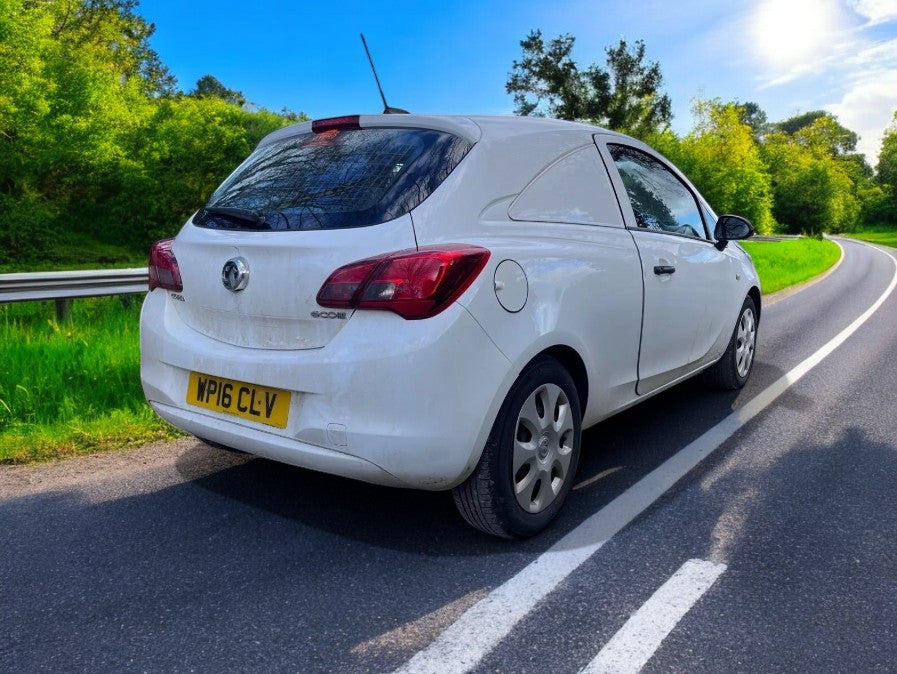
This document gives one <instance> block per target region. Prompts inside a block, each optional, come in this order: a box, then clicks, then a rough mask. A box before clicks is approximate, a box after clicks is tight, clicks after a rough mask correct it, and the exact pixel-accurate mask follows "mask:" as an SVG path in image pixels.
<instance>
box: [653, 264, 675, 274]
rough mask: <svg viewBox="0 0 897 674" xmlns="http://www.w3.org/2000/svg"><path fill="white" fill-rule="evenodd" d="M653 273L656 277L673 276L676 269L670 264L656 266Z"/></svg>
mask: <svg viewBox="0 0 897 674" xmlns="http://www.w3.org/2000/svg"><path fill="white" fill-rule="evenodd" d="M654 273H655V274H657V275H658V276H661V275H663V274H675V273H676V268H675V267H674V266H673V265H671V264H658V265H655V267H654Z"/></svg>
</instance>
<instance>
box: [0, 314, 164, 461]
mask: <svg viewBox="0 0 897 674" xmlns="http://www.w3.org/2000/svg"><path fill="white" fill-rule="evenodd" d="M139 311H140V305H139V302H137V301H134V299H133V298H130V299H129V298H125V299H124V301H123V300H122V299H121V298H100V299H90V300H77V301H76V302H75V303H74V306H73V311H72V319H73V320H72V323H71V324H70V325H69V324H63V325H60V324H58V323H57V322H56V320H55V318H54V308H53V303H52V302H28V303H22V304H7V305H0V463H23V462H27V461H40V460H46V459H53V458H59V457H64V456H72V455H75V454H84V453H89V452H93V451H96V450H100V449H112V448H121V447H132V446H135V445H140V444H143V443H146V442H150V441H153V440H159V439H165V438H174V437H178V436H179V435H180V433H179V432H178V431H176V430H175V429H174V428H173V427H171V426H169V425H168V424H166V423H165V422H163V421H162V420H161V419H159V418H158V417H157V416H156V415H155V414H154V413H153V412H152V411H151V410H150V409H149V408H148V407H147V404H146V402H145V400H144V398H143V391H142V389H141V386H140V369H139V358H140V356H139V339H138V316H139Z"/></svg>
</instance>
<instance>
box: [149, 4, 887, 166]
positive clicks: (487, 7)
mask: <svg viewBox="0 0 897 674" xmlns="http://www.w3.org/2000/svg"><path fill="white" fill-rule="evenodd" d="M139 11H140V13H141V14H142V15H143V16H144V17H146V19H147V20H149V21H151V22H153V23H155V25H156V34H155V35H154V37H153V39H152V44H153V46H154V48H155V49H156V50H157V51H158V52H159V54H160V55H161V57H162V60H163V61H164V62H165V64H166V65H168V67H169V68H170V69H171V71H172V73H173V74H174V75H175V76H176V77H177V78H178V82H179V84H180V86H181V87H182V88H184V89H190V88H191V87H192V86H193V84H194V83H195V82H196V80H197V79H199V78H200V77H201V76H203V75H205V74H207V73H208V74H212V75H214V76H215V77H217V78H218V79H219V80H221V81H222V82H223V83H224V84H225V85H226V86H228V87H230V88H232V89H239V90H240V91H242V92H243V93H244V94H245V95H246V97H247V98H248V99H249V100H250V101H252V102H254V103H256V104H258V105H261V106H264V107H267V108H270V109H272V110H280V109H281V108H282V107H284V106H286V107H287V108H290V109H292V110H295V111H297V112H298V111H302V112H305V113H307V114H308V115H310V116H311V117H312V118H318V117H327V116H333V115H342V114H351V113H365V112H380V111H381V109H382V105H381V103H380V98H379V94H378V93H377V89H376V86H375V84H374V80H373V77H372V75H371V73H370V69H369V66H368V63H367V60H366V58H365V55H364V50H363V48H362V46H361V41H360V39H359V37H358V34H359V33H360V32H364V34H365V37H366V38H367V41H368V45H369V46H370V48H371V51H372V53H373V57H374V62H375V64H376V66H377V71H378V73H379V75H380V80H381V82H382V83H383V87H384V89H385V91H386V97H387V101H388V102H389V104H390V105H393V106H396V107H402V108H405V109H407V110H410V111H412V112H421V113H445V114H464V113H470V114H511V113H512V112H513V108H514V105H513V100H512V99H511V97H510V96H508V95H507V94H506V93H505V89H504V87H505V82H506V80H507V76H508V73H509V71H510V70H511V65H512V62H513V61H514V59H516V58H519V57H520V54H521V50H520V44H519V43H520V40H521V39H522V38H523V37H525V36H526V34H527V33H528V32H529V31H530V30H532V29H534V28H539V29H541V30H542V33H543V35H544V36H545V37H546V38H552V37H555V36H557V35H559V34H561V33H571V34H572V35H574V36H575V37H576V46H575V47H574V52H573V57H574V59H575V60H576V61H577V62H578V63H579V64H580V65H581V66H586V65H588V64H590V63H593V62H599V63H601V64H602V65H603V64H604V49H605V48H606V47H607V46H610V45H613V44H616V42H617V40H618V39H619V38H621V37H625V38H626V39H627V40H630V41H634V40H636V39H643V40H644V41H645V43H646V45H647V55H648V58H649V59H650V60H654V61H658V62H660V65H661V70H662V72H663V76H664V90H665V91H666V92H667V93H668V94H669V95H670V97H671V98H672V101H673V113H674V120H673V128H674V130H676V131H677V132H679V133H685V132H687V131H688V130H689V129H690V128H691V126H692V119H691V114H690V106H691V102H692V100H693V99H695V98H696V97H699V98H720V99H722V100H725V101H729V100H736V99H737V100H740V101H755V102H757V103H759V104H760V106H761V107H762V108H763V109H764V110H765V111H766V113H767V115H768V116H769V118H770V120H773V121H775V120H780V119H784V118H786V117H790V116H792V115H794V114H797V113H800V112H806V111H808V110H815V109H826V110H829V111H831V112H833V113H835V114H836V115H838V118H839V120H840V121H841V122H842V124H844V125H845V126H847V127H848V128H850V129H853V130H854V131H856V132H858V133H859V134H860V136H861V140H860V147H859V149H860V150H861V151H863V152H866V154H867V157H868V158H869V160H870V162H871V163H872V164H873V165H875V163H876V160H877V155H878V148H879V145H880V140H881V134H882V132H883V130H884V129H885V127H886V126H888V124H889V123H890V122H891V120H892V118H893V114H894V112H895V110H897V0H742V1H738V2H732V1H730V0H672V1H671V0H666V1H660V0H645V1H639V0H569V1H566V0H557V1H556V2H551V1H550V0H540V1H538V2H535V1H532V0H515V1H514V2H510V1H506V0H496V1H494V2H490V1H489V0H479V1H473V0H459V1H456V2H451V1H448V2H441V3H437V2H428V1H426V0H417V1H416V2H409V1H406V0H395V1H392V2H378V3H366V2H358V1H355V0H342V1H339V0H338V1H335V2H316V3H310V2H286V1H280V0H255V2H246V1H245V0H243V1H240V2H237V1H233V0H215V1H214V2H213V1H212V0H191V1H190V2H176V1H173V0H142V1H141V4H140V9H139Z"/></svg>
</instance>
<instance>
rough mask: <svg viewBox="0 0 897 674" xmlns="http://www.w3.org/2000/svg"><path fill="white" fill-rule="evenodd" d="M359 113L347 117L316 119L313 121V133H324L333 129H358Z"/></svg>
mask: <svg viewBox="0 0 897 674" xmlns="http://www.w3.org/2000/svg"><path fill="white" fill-rule="evenodd" d="M358 128H360V126H359V122H358V115H347V116H346V117H328V118H327V119H316V120H315V121H313V122H312V123H311V130H312V133H323V132H324V131H331V130H333V129H358Z"/></svg>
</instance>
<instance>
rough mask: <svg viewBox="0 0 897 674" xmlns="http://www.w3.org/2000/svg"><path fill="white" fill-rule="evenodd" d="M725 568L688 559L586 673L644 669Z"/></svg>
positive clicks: (597, 673)
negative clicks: (662, 643)
mask: <svg viewBox="0 0 897 674" xmlns="http://www.w3.org/2000/svg"><path fill="white" fill-rule="evenodd" d="M725 570H726V565H725V564H714V563H713V562H705V561H703V560H701V559H690V560H689V561H687V562H685V564H683V565H682V566H681V567H679V570H678V571H677V572H676V573H674V574H673V576H672V577H671V578H670V579H669V580H668V581H667V582H665V583H664V584H663V585H661V586H660V587H659V588H658V590H657V592H655V593H654V594H652V595H651V598H650V599H648V601H646V602H645V603H644V604H643V605H642V607H641V608H640V609H639V610H638V611H636V612H635V613H633V614H632V616H631V617H630V618H629V620H627V621H626V624H625V625H623V627H621V628H620V631H619V632H617V633H616V634H615V635H614V636H613V638H612V639H611V640H610V641H608V642H607V644H605V646H604V648H602V649H601V650H600V651H599V652H598V655H596V656H595V659H594V660H592V661H591V662H590V663H589V664H588V665H586V667H585V668H584V669H583V670H582V674H614V673H616V674H625V673H627V672H632V673H633V674H634V673H635V672H638V671H639V670H641V668H642V667H644V666H645V665H646V664H647V662H648V660H650V659H651V656H652V655H654V652H655V651H656V650H657V649H658V648H659V647H660V644H661V642H662V641H663V640H664V639H665V638H666V637H667V635H668V634H669V633H670V632H672V631H673V628H674V627H676V625H678V624H679V621H680V620H682V618H684V617H685V614H686V613H688V612H689V610H690V609H691V607H692V606H694V605H695V602H697V601H698V599H700V598H701V596H702V595H703V594H704V593H705V592H706V591H707V590H709V589H710V586H711V585H713V583H714V582H716V579H717V578H719V577H720V574H722V572H723V571H725Z"/></svg>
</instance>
